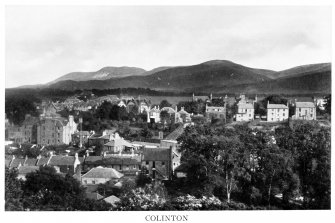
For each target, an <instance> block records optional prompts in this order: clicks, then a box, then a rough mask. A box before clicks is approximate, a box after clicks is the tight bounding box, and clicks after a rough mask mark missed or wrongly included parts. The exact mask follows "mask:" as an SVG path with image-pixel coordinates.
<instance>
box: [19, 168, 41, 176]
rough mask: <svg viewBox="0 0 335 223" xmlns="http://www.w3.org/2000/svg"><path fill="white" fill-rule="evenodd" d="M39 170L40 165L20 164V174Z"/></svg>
mask: <svg viewBox="0 0 335 223" xmlns="http://www.w3.org/2000/svg"><path fill="white" fill-rule="evenodd" d="M37 170H39V167H38V166H20V168H19V170H18V174H24V175H26V174H28V173H32V172H35V171H37Z"/></svg>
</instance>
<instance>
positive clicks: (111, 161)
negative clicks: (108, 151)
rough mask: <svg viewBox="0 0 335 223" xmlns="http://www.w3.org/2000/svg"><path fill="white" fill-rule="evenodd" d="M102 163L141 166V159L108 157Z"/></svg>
mask: <svg viewBox="0 0 335 223" xmlns="http://www.w3.org/2000/svg"><path fill="white" fill-rule="evenodd" d="M102 163H103V164H104V165H139V164H141V157H140V156H133V157H124V156H106V157H104V159H103V160H102Z"/></svg>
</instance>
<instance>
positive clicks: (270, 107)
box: [268, 104, 288, 109]
mask: <svg viewBox="0 0 335 223" xmlns="http://www.w3.org/2000/svg"><path fill="white" fill-rule="evenodd" d="M273 108H280V109H288V107H287V106H286V105H283V104H268V109H273Z"/></svg>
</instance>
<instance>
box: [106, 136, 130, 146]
mask: <svg viewBox="0 0 335 223" xmlns="http://www.w3.org/2000/svg"><path fill="white" fill-rule="evenodd" d="M105 146H114V147H115V146H126V147H133V145H132V144H131V143H130V142H128V141H127V140H124V139H123V138H116V139H114V140H112V141H110V142H108V143H106V144H105Z"/></svg>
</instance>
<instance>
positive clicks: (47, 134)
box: [37, 115, 77, 145]
mask: <svg viewBox="0 0 335 223" xmlns="http://www.w3.org/2000/svg"><path fill="white" fill-rule="evenodd" d="M76 130H77V123H75V122H74V117H73V116H72V115H69V119H68V120H67V119H65V118H62V117H46V116H43V117H42V118H41V120H40V121H39V123H38V125H37V144H39V145H59V144H69V143H70V142H71V140H72V134H74V133H75V132H76Z"/></svg>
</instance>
